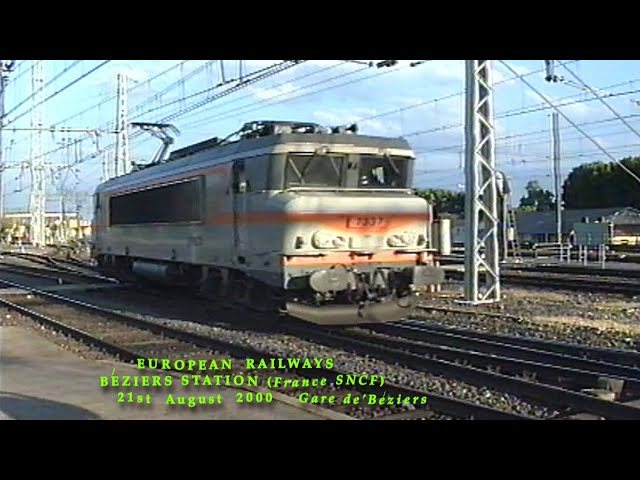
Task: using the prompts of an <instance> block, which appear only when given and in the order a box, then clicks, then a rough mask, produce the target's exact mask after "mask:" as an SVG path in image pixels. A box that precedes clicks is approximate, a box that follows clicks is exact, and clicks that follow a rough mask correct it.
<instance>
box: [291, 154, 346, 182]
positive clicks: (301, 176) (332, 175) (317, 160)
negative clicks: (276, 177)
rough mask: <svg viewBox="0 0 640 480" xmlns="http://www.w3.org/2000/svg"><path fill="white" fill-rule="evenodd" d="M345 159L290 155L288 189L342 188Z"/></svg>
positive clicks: (325, 156)
mask: <svg viewBox="0 0 640 480" xmlns="http://www.w3.org/2000/svg"><path fill="white" fill-rule="evenodd" d="M343 164H344V157H333V156H327V155H290V156H289V158H288V159H287V168H286V170H285V172H286V173H285V183H286V185H287V187H340V186H341V185H342V172H343V169H342V166H343Z"/></svg>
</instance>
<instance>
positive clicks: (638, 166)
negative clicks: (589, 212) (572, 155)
mask: <svg viewBox="0 0 640 480" xmlns="http://www.w3.org/2000/svg"><path fill="white" fill-rule="evenodd" d="M620 163H622V164H623V165H624V166H625V167H626V168H628V169H629V170H631V171H632V172H634V173H635V174H636V175H638V176H640V157H627V158H623V159H622V160H620ZM562 199H563V201H564V206H565V208H607V207H635V208H640V184H638V182H637V181H636V180H635V179H634V178H633V177H632V176H631V175H629V174H628V173H627V172H626V171H624V170H623V169H622V167H620V165H618V164H617V163H615V162H609V163H604V162H593V163H586V164H583V165H580V166H578V167H575V168H574V169H573V170H572V171H571V173H570V174H569V176H568V177H567V179H566V180H565V181H564V185H563V194H562Z"/></svg>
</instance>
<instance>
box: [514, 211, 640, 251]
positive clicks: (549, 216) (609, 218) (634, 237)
mask: <svg viewBox="0 0 640 480" xmlns="http://www.w3.org/2000/svg"><path fill="white" fill-rule="evenodd" d="M583 221H589V222H610V223H611V224H612V225H613V241H612V243H613V244H614V245H615V244H617V245H633V246H636V245H640V210H636V209H635V208H631V207H611V208H595V209H593V208H592V209H579V210H563V211H562V239H563V240H565V241H566V240H567V239H568V238H569V234H570V233H571V231H572V230H573V224H574V223H580V222H583ZM516 232H517V234H518V240H519V242H520V243H521V244H526V243H550V242H557V238H556V213H555V211H552V212H516Z"/></svg>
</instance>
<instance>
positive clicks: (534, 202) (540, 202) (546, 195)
mask: <svg viewBox="0 0 640 480" xmlns="http://www.w3.org/2000/svg"><path fill="white" fill-rule="evenodd" d="M525 190H526V192H527V194H526V195H525V196H524V197H522V198H521V199H520V206H519V209H520V210H523V211H532V212H548V211H550V210H553V208H554V207H555V204H556V203H555V199H554V195H553V193H551V192H550V191H549V190H544V189H543V188H542V187H541V186H540V184H539V183H538V181H537V180H531V181H529V182H527V186H526V187H525Z"/></svg>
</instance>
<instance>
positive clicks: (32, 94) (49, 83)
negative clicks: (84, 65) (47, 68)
mask: <svg viewBox="0 0 640 480" xmlns="http://www.w3.org/2000/svg"><path fill="white" fill-rule="evenodd" d="M40 61H42V60H40ZM81 61H82V60H76V61H75V62H73V63H72V64H71V65H69V66H67V67H66V68H65V69H64V70H62V72H60V73H58V74H57V75H55V76H54V77H53V78H52V79H51V80H49V81H48V82H46V83H45V84H44V85H42V86H41V87H40V88H39V89H38V90H36V91H35V92H32V93H31V95H29V96H28V97H27V98H25V99H24V100H22V101H21V102H20V103H18V104H17V105H14V106H13V108H11V110H9V111H8V112H6V113H5V117H8V116H9V115H11V114H12V113H13V112H14V111H16V110H17V109H18V108H20V107H21V106H22V105H24V104H25V103H27V102H28V101H29V100H31V99H32V98H33V97H34V96H36V95H37V94H38V93H40V92H41V91H42V90H44V89H45V88H47V87H48V86H49V85H51V84H53V83H54V82H55V81H56V80H57V79H58V78H60V77H61V76H62V75H64V74H65V73H67V72H68V71H69V70H71V69H72V68H73V67H75V66H76V65H78V64H79V63H80V62H81Z"/></svg>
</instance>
